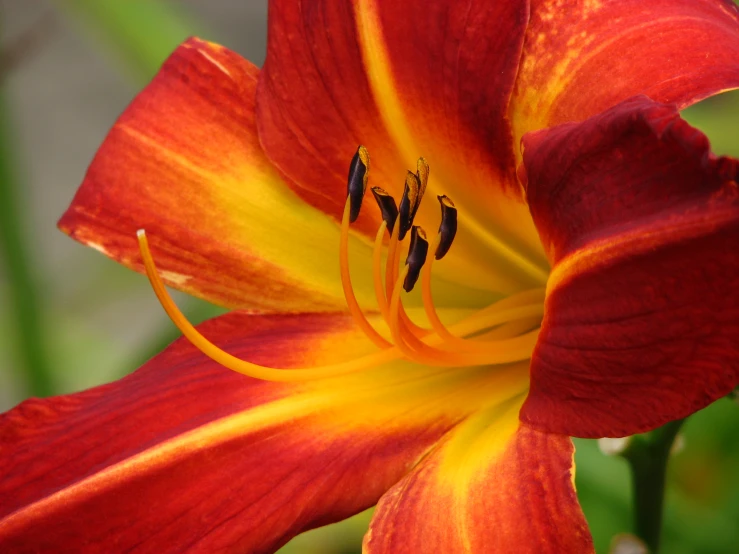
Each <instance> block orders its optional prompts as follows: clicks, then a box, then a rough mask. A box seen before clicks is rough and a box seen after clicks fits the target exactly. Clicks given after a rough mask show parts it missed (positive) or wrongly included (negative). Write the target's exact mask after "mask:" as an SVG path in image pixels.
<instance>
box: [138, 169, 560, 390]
mask: <svg viewBox="0 0 739 554" xmlns="http://www.w3.org/2000/svg"><path fill="white" fill-rule="evenodd" d="M365 165H366V167H367V168H368V167H369V160H368V159H367V161H366V163H365ZM419 167H420V166H419ZM419 171H420V169H419ZM426 171H428V168H426ZM364 186H365V187H366V182H365V183H364ZM362 194H363V192H362ZM354 200H355V201H356V200H357V199H356V198H355V199H354ZM359 201H360V202H361V198H360V199H359ZM351 207H352V206H351V199H350V198H347V201H346V204H345V206H344V211H343V215H342V220H341V227H340V229H341V233H340V244H339V267H340V274H341V284H342V290H343V292H344V298H345V300H346V304H347V307H348V309H349V312H350V314H351V317H352V320H353V321H354V322H355V323H356V325H357V326H358V327H359V328H360V329H361V330H362V332H363V333H364V335H366V336H367V338H368V339H369V340H370V341H371V342H372V343H373V344H374V345H375V346H376V347H377V348H379V351H377V352H374V353H372V354H368V355H365V356H362V357H359V358H357V359H354V360H351V361H348V362H345V363H336V364H329V365H324V366H317V367H307V368H272V367H264V366H261V365H259V364H255V363H251V362H248V361H246V360H242V359H240V358H237V357H235V356H233V355H231V354H229V353H228V352H226V351H224V350H222V349H221V348H219V347H218V346H216V345H215V344H213V343H212V342H210V341H209V340H208V339H207V338H205V337H204V336H203V335H202V334H201V333H200V332H199V331H198V330H197V329H195V327H193V325H192V324H191V323H190V322H189V321H187V319H186V318H185V316H184V315H183V314H182V312H181V311H180V310H179V309H178V308H177V306H176V304H175V303H174V301H173V300H172V298H171V296H170V295H169V293H168V292H167V289H166V287H165V286H164V283H163V282H162V279H161V277H160V276H159V273H158V271H157V268H156V265H155V264H154V260H153V257H152V255H151V251H150V250H149V245H148V241H147V238H146V233H145V232H144V230H140V231H139V232H138V233H137V237H138V242H139V249H140V251H141V256H142V258H143V261H144V266H145V268H146V274H147V276H148V277H149V281H150V282H151V285H152V287H153V289H154V292H155V294H156V296H157V298H158V299H159V302H160V303H161V304H162V307H163V308H164V310H165V311H166V312H167V314H168V315H169V317H170V319H171V320H172V321H173V323H174V324H175V325H176V326H177V327H178V328H179V329H180V331H181V332H182V334H183V335H184V336H185V337H187V338H188V339H189V340H190V342H191V343H192V344H193V345H194V346H195V347H196V348H198V349H199V350H200V351H201V352H202V353H203V354H205V355H206V356H208V357H210V358H211V359H212V360H214V361H216V362H217V363H219V364H221V365H223V366H224V367H226V368H228V369H231V370H233V371H236V372H238V373H242V374H244V375H247V376H250V377H254V378H257V379H263V380H268V381H284V382H297V381H307V380H315V379H326V378H330V377H337V376H341V375H347V374H350V373H356V372H360V371H366V370H369V369H372V368H376V367H378V366H382V365H384V364H387V363H390V362H393V361H402V360H405V361H408V362H413V363H421V364H425V365H429V366H435V367H471V366H482V365H495V364H509V363H514V362H519V361H523V360H526V359H528V358H530V357H531V354H532V351H533V348H534V346H535V344H536V341H537V338H538V335H539V332H540V329H539V325H540V322H541V318H542V316H543V309H544V306H543V300H544V296H545V290H544V289H543V288H540V289H532V290H528V291H523V292H520V293H517V294H514V295H512V296H510V297H508V298H505V299H503V300H500V301H498V302H495V303H494V304H491V305H490V306H487V307H486V308H483V309H482V310H479V311H477V312H476V313H474V314H472V315H471V316H468V317H466V318H464V319H463V320H462V321H460V322H458V323H455V324H453V325H448V326H447V325H445V324H444V323H443V322H442V321H441V319H440V318H439V315H438V313H437V311H436V307H435V306H434V301H433V294H432V283H431V272H432V265H433V262H434V259H435V253H436V249H437V248H438V245H439V242H440V240H441V237H440V235H437V236H436V237H435V238H434V240H433V241H432V244H431V245H429V251H428V254H429V258H428V259H427V260H426V263H425V264H424V267H423V268H422V270H421V271H422V272H421V287H422V289H421V293H422V298H423V306H424V310H425V313H426V316H427V318H428V320H429V322H430V324H431V329H425V328H423V327H420V326H418V325H417V324H415V323H414V322H413V321H411V319H410V318H409V317H408V315H407V313H406V311H405V309H404V307H403V302H402V300H401V294H402V291H403V282H404V280H405V279H406V276H407V274H408V271H409V266H408V265H405V266H403V269H402V271H400V270H399V264H400V257H401V246H400V243H401V241H400V240H399V237H398V233H399V228H400V225H401V222H400V221H396V224H395V226H394V228H393V230H392V232H391V233H390V241H389V245H388V253H387V259H386V263H385V268H384V279H383V268H382V258H383V243H384V238H385V232H386V231H387V230H388V229H387V222H386V221H383V222H382V224H381V225H380V228H379V229H378V231H377V234H376V236H375V241H374V248H373V252H372V277H373V284H374V294H375V298H376V301H377V306H378V308H379V310H380V312H381V314H382V317H383V319H384V320H385V322H386V323H387V325H388V327H389V328H390V334H391V338H392V341H393V342H390V341H388V340H387V339H385V338H384V337H383V336H382V335H380V333H379V332H378V331H377V330H376V329H375V328H374V327H373V325H372V324H371V323H370V321H369V320H368V319H367V317H366V316H365V314H364V312H363V311H362V308H361V307H360V306H359V302H358V301H357V298H356V295H355V292H354V290H353V287H352V283H351V274H350V268H349V227H350V224H351V221H350V216H351ZM355 218H356V214H355ZM411 221H412V220H411Z"/></svg>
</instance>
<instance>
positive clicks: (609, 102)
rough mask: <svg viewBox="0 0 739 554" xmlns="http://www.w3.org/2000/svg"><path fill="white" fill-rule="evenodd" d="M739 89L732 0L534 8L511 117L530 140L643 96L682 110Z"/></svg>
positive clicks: (628, 0)
mask: <svg viewBox="0 0 739 554" xmlns="http://www.w3.org/2000/svg"><path fill="white" fill-rule="evenodd" d="M738 86H739V10H738V9H737V7H736V5H735V4H734V2H732V1H731V0H651V1H649V2H644V1H643V0H599V1H597V2H595V1H591V0H576V1H573V2H568V3H567V8H566V9H563V8H562V7H561V5H560V4H559V3H557V2H552V1H551V0H534V1H532V6H531V22H530V24H529V27H528V30H527V34H526V43H525V46H524V54H523V58H522V60H521V70H520V72H519V75H518V81H517V83H516V90H515V92H514V101H513V103H512V108H511V110H512V111H511V113H512V118H513V121H514V127H515V129H516V133H515V134H516V136H517V137H521V136H522V135H523V134H525V133H526V132H528V131H531V130H534V129H543V128H545V127H551V126H553V125H557V124H559V123H564V122H567V121H581V120H583V119H585V118H587V117H590V116H591V115H595V114H597V113H599V112H601V111H603V110H605V109H608V108H609V107H611V106H613V105H615V104H617V103H618V102H620V101H622V100H624V99H626V98H629V97H631V96H634V95H636V94H646V95H648V96H649V97H650V98H652V99H653V100H656V101H658V102H667V103H672V102H674V103H676V104H678V106H680V107H681V108H683V107H686V106H688V105H689V104H692V103H693V102H696V101H698V100H701V99H702V98H706V97H707V96H711V95H713V94H716V93H717V92H721V91H724V90H728V89H731V88H736V87H738Z"/></svg>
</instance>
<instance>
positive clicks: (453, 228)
mask: <svg viewBox="0 0 739 554" xmlns="http://www.w3.org/2000/svg"><path fill="white" fill-rule="evenodd" d="M437 198H438V199H439V204H441V224H440V225H439V244H438V246H437V248H436V250H435V257H436V259H437V260H440V259H442V258H443V257H444V256H446V253H447V252H449V249H450V248H451V246H452V242H453V241H454V237H455V236H456V234H457V208H456V207H455V206H454V202H452V199H451V198H449V197H448V196H446V195H441V196H437Z"/></svg>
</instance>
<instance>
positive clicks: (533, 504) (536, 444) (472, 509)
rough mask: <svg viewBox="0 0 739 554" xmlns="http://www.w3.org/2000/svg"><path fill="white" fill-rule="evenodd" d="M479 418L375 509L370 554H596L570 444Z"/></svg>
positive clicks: (503, 420) (511, 415)
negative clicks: (579, 495)
mask: <svg viewBox="0 0 739 554" xmlns="http://www.w3.org/2000/svg"><path fill="white" fill-rule="evenodd" d="M519 405H520V404H517V405H516V406H515V408H516V409H514V410H508V411H507V412H506V413H503V414H501V413H499V412H498V413H495V415H492V416H491V414H486V415H483V414H481V415H480V416H477V417H475V418H472V419H471V420H469V421H468V422H466V423H464V424H463V425H460V426H459V428H457V429H456V430H455V431H454V433H452V434H451V436H450V437H449V439H445V441H444V442H443V443H442V444H441V445H439V447H438V448H437V449H436V450H435V451H434V452H433V453H432V454H431V455H430V456H429V457H428V458H426V459H425V460H424V461H423V462H421V464H419V465H418V467H416V468H415V469H414V470H413V471H412V472H411V473H410V474H409V475H408V476H407V477H405V478H404V479H403V480H402V481H401V482H400V483H398V484H397V485H395V486H394V487H393V488H392V489H390V491H389V492H388V493H387V494H385V495H384V496H383V497H382V499H381V500H380V502H379V504H378V507H377V511H376V512H375V516H374V519H373V520H372V523H371V526H370V531H369V533H368V534H367V536H366V537H365V551H366V552H367V553H368V554H379V553H392V554H401V553H409V554H410V553H412V554H422V553H425V552H428V553H432V552H433V553H436V552H516V553H519V552H520V553H527V552H530V553H536V554H540V553H548V552H549V553H561V552H567V553H571V554H579V553H585V552H594V551H593V544H592V540H591V538H590V533H589V532H588V527H587V524H586V522H585V518H584V516H583V513H582V510H581V509H580V505H579V504H578V502H577V495H576V494H575V489H574V486H573V473H574V467H573V455H574V448H573V446H572V442H571V441H570V439H569V438H568V437H565V436H562V435H550V434H546V433H541V432H539V431H536V430H534V429H531V428H530V427H527V426H525V425H521V424H520V423H519V422H518V417H517V408H518V406H519Z"/></svg>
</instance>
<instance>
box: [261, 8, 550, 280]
mask: <svg viewBox="0 0 739 554" xmlns="http://www.w3.org/2000/svg"><path fill="white" fill-rule="evenodd" d="M527 14H528V9H527V5H526V2H524V1H519V0H516V1H509V2H494V3H480V2H436V3H429V2H425V1H424V2H421V1H418V0H413V1H404V2H379V1H377V0H355V1H354V2H331V1H327V0H322V1H315V2H309V3H306V2H304V3H302V4H301V3H299V2H298V3H296V2H292V1H287V0H282V1H281V0H278V1H275V2H271V3H270V13H269V41H268V50H267V60H266V62H265V65H264V69H263V72H262V75H261V76H260V82H259V88H258V91H257V100H258V102H257V114H258V126H259V136H260V139H261V142H262V146H263V147H264V149H265V152H266V153H267V155H268V156H269V158H270V159H271V160H272V162H273V163H274V164H275V165H276V166H277V167H279V168H280V169H281V170H282V171H283V172H284V173H285V174H286V175H287V176H288V177H289V178H290V180H291V181H293V182H294V183H295V184H296V187H297V188H296V191H297V192H298V194H300V195H301V196H302V197H303V198H305V199H306V200H307V201H308V202H310V203H311V204H312V205H315V206H319V207H320V208H321V209H322V210H324V211H326V212H327V213H330V214H334V215H335V216H338V214H340V211H341V208H342V207H343V204H344V200H345V196H346V192H345V190H346V175H347V169H348V165H349V160H350V158H351V156H352V154H353V151H354V149H356V146H357V144H363V145H365V146H366V147H367V148H368V149H369V152H370V157H371V160H372V165H371V168H372V169H371V177H370V180H371V183H370V184H377V185H380V186H382V187H383V188H385V189H386V190H388V191H389V192H390V193H391V194H394V195H395V197H396V199H398V198H399V197H400V194H401V193H402V186H403V184H404V182H405V175H406V169H413V170H415V168H416V160H417V158H418V157H420V156H424V157H426V158H427V160H428V163H429V164H430V166H431V178H430V181H429V190H428V194H429V196H430V195H431V194H432V193H437V194H442V193H444V194H448V195H449V196H451V197H452V199H453V200H454V202H455V204H456V205H457V207H458V209H459V212H460V214H463V215H462V216H461V217H460V230H459V233H458V235H457V238H456V239H455V245H454V248H453V249H452V251H451V252H450V258H445V263H444V264H441V265H440V267H439V272H440V275H442V276H444V277H447V278H448V279H449V280H452V281H454V280H464V281H463V282H465V283H469V284H471V285H473V286H476V287H478V288H481V289H485V290H490V289H493V290H496V291H497V292H512V291H514V290H519V288H520V287H525V286H528V285H533V284H536V283H539V282H542V281H543V280H544V279H545V278H546V269H547V268H546V263H545V262H544V260H543V258H542V255H541V251H540V246H539V244H538V241H537V240H536V233H535V230H534V228H533V225H531V223H530V220H529V218H528V215H527V214H526V212H525V206H524V205H523V203H522V202H520V199H519V198H518V192H519V189H518V185H517V184H516V183H515V182H514V175H513V168H514V159H513V152H512V148H511V144H512V142H511V140H512V135H511V130H510V125H509V123H508V120H507V116H506V107H507V105H508V99H509V97H510V92H511V88H512V83H513V80H514V78H515V74H516V70H517V64H518V58H519V53H520V49H521V44H522V38H523V32H524V29H525V25H526V21H527ZM491 76H493V77H491ZM367 204H368V205H367V206H366V207H364V208H363V212H364V214H365V216H364V219H360V223H359V224H360V226H363V228H364V229H365V230H367V231H368V232H373V231H374V230H375V229H376V228H377V224H378V222H379V212H378V210H377V208H376V206H374V205H373V204H374V203H373V202H371V201H368V202H367ZM418 223H419V224H421V225H422V226H424V227H425V228H426V229H427V230H428V231H429V232H432V230H435V229H436V228H437V227H438V224H439V208H438V205H437V204H436V203H435V202H431V201H426V202H424V204H423V205H422V207H421V211H420V213H419V216H418ZM473 261H474V262H475V263H472V262H473Z"/></svg>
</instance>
